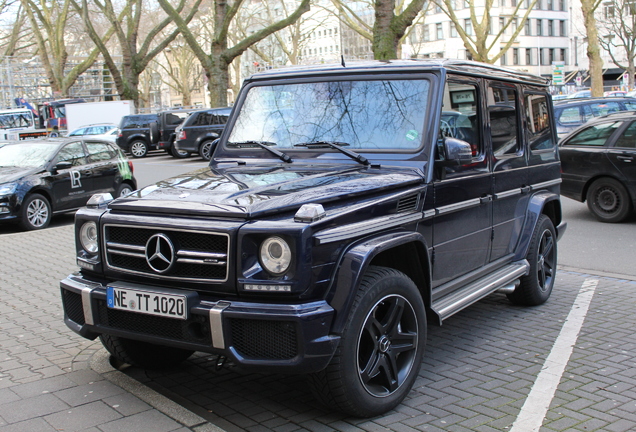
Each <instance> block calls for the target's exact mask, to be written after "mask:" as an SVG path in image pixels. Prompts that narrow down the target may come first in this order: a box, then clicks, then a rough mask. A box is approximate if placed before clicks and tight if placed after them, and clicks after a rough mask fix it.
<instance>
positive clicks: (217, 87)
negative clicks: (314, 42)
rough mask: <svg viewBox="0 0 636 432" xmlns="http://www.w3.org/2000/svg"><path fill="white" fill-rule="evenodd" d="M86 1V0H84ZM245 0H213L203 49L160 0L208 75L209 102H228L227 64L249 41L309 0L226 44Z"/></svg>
mask: <svg viewBox="0 0 636 432" xmlns="http://www.w3.org/2000/svg"><path fill="white" fill-rule="evenodd" d="M84 1H86V0H84ZM243 2H244V0H235V1H234V2H233V3H232V4H229V2H227V1H226V0H214V18H213V19H214V21H213V24H214V26H213V28H214V34H213V36H212V38H211V40H210V41H208V42H207V43H208V44H209V45H210V46H209V49H208V50H207V52H206V49H204V48H203V46H202V44H201V43H200V41H199V40H198V39H197V37H196V36H195V34H194V33H193V32H192V31H191V30H190V28H189V27H188V22H187V21H186V20H184V19H183V18H182V17H181V15H180V14H179V12H178V10H176V9H175V8H174V7H173V6H172V5H171V4H170V1H169V0H159V3H160V4H161V7H162V8H163V9H164V10H165V11H166V13H167V14H168V15H169V17H170V18H171V19H172V20H173V21H174V23H175V24H176V25H177V27H178V30H179V31H180V32H181V33H182V34H183V36H184V38H185V40H186V42H187V43H188V45H189V46H190V48H191V49H192V51H194V53H195V55H196V56H197V58H198V59H199V61H200V62H201V65H202V67H203V70H204V71H205V75H206V77H207V78H208V90H209V91H210V103H211V106H226V105H227V89H228V86H229V65H230V64H231V63H232V61H233V60H234V59H235V58H237V57H239V56H240V55H241V54H243V52H245V50H247V49H248V48H250V47H251V46H252V45H254V44H255V43H257V42H258V41H261V40H263V39H265V38H266V37H267V36H269V35H271V34H272V33H274V32H276V31H278V30H281V29H283V28H285V27H287V26H289V25H291V24H293V23H294V22H296V20H298V18H299V17H300V16H301V15H302V14H303V13H305V12H307V11H308V10H309V0H302V1H301V2H300V4H299V6H298V8H297V9H296V10H294V11H293V12H292V13H291V14H290V15H289V16H287V17H286V18H283V19H281V20H279V21H276V22H274V23H272V24H270V25H268V26H267V27H265V28H262V29H261V30H259V31H256V32H254V33H253V34H251V35H249V36H248V37H246V38H245V39H242V40H241V41H238V42H236V43H235V44H234V46H232V47H230V46H228V45H229V44H228V32H229V29H230V25H231V23H232V21H233V19H234V18H235V17H236V16H237V13H238V11H239V9H240V8H241V6H242V4H243Z"/></svg>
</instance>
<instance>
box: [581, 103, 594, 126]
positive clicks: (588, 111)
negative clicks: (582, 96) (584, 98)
mask: <svg viewBox="0 0 636 432" xmlns="http://www.w3.org/2000/svg"><path fill="white" fill-rule="evenodd" d="M581 110H582V111H583V121H582V123H585V122H587V121H588V120H591V119H592V118H593V117H594V113H593V112H592V107H591V106H589V105H581Z"/></svg>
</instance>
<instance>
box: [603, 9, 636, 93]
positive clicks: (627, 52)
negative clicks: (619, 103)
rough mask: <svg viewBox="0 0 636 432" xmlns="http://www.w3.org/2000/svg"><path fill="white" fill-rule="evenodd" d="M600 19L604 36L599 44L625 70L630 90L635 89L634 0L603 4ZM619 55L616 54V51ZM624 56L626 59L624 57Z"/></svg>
mask: <svg viewBox="0 0 636 432" xmlns="http://www.w3.org/2000/svg"><path fill="white" fill-rule="evenodd" d="M603 8H604V10H603V15H602V17H601V19H599V23H600V28H601V32H602V33H603V36H602V37H600V38H599V44H600V45H601V47H602V48H603V49H604V50H605V51H607V52H608V53H609V55H610V57H611V58H612V61H613V62H614V64H616V65H617V66H618V67H620V68H622V69H625V70H626V71H627V75H628V84H629V88H630V89H632V88H634V73H636V65H635V60H634V58H635V57H636V4H634V2H633V0H611V1H610V2H608V3H604V4H603ZM617 50H618V51H619V53H620V54H619V53H616V51H617ZM623 56H624V57H623Z"/></svg>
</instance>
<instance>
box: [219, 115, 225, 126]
mask: <svg viewBox="0 0 636 432" xmlns="http://www.w3.org/2000/svg"><path fill="white" fill-rule="evenodd" d="M218 117H219V121H218V123H217V124H220V125H222V124H226V123H227V119H228V116H225V115H219V116H218Z"/></svg>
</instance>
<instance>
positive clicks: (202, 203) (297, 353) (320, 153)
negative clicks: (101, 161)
mask: <svg viewBox="0 0 636 432" xmlns="http://www.w3.org/2000/svg"><path fill="white" fill-rule="evenodd" d="M560 183H561V175H560V162H559V154H558V151H557V145H556V133H555V128H554V116H553V112H552V102H551V97H550V94H549V87H548V82H547V81H546V80H545V79H543V78H540V77H535V76H532V75H528V74H524V73H520V72H518V71H509V70H506V69H501V68H498V67H494V66H492V65H486V64H479V63H473V62H466V61H457V60H437V61H390V62H363V63H353V64H347V65H346V67H343V65H340V64H338V65H319V66H314V67H310V68H289V69H279V70H271V71H266V72H263V73H260V74H258V75H255V76H253V77H251V78H250V79H247V80H246V81H245V82H244V85H243V88H242V90H241V92H240V94H239V95H238V99H237V102H236V105H235V106H234V109H233V110H232V113H231V115H230V117H229V119H228V123H227V125H226V128H225V130H224V131H223V133H222V135H221V137H220V141H219V142H218V144H217V146H216V149H215V151H214V154H213V157H212V159H211V161H210V165H209V167H207V168H204V169H200V170H198V171H194V172H192V173H189V174H184V175H180V176H178V177H175V178H171V179H167V180H164V181H161V182H159V183H157V184H155V185H152V186H149V187H146V188H144V189H141V190H139V191H137V192H135V193H133V194H132V195H129V196H127V197H123V198H119V199H116V200H113V201H110V202H109V201H108V200H102V202H101V204H95V205H93V206H91V207H89V208H87V209H85V210H82V211H80V212H79V213H78V214H77V216H76V221H75V223H76V232H77V233H81V232H83V231H88V230H90V231H91V232H93V231H94V232H95V233H97V236H96V237H95V238H92V239H89V240H86V239H84V238H82V237H79V234H78V238H77V241H76V245H77V246H76V249H77V262H78V264H79V265H80V267H81V272H80V274H75V275H72V276H70V277H68V278H66V279H64V280H63V281H62V282H61V288H62V291H61V292H62V300H63V303H64V310H65V317H64V319H65V321H66V324H67V325H68V326H69V327H70V328H71V329H72V330H74V331H75V332H77V333H78V334H80V335H82V336H84V337H86V338H89V339H91V338H96V337H100V338H101V341H102V343H103V344H104V346H105V347H106V349H107V350H108V351H109V352H110V353H111V355H112V356H113V357H114V358H115V359H117V360H118V361H120V362H125V363H129V364H134V365H138V366H141V367H148V368H151V367H163V366H169V365H175V364H177V363H179V362H181V361H184V360H185V359H187V358H188V357H189V356H190V355H191V354H192V352H193V351H203V352H207V353H213V354H216V355H218V356H220V358H221V359H225V358H227V359H229V360H231V363H232V364H234V365H236V366H239V367H242V368H244V369H251V370H253V371H258V372H259V373H266V372H286V373H302V374H306V375H307V376H308V377H309V382H310V384H311V386H312V387H313V389H314V393H315V394H316V395H317V397H318V398H319V399H320V400H321V401H322V402H324V403H325V404H326V405H328V406H330V407H332V408H333V409H336V410H340V411H343V412H345V413H348V414H350V415H354V416H375V415H379V414H382V413H384V412H386V411H387V410H390V409H392V408H393V407H395V406H396V405H397V404H399V403H400V402H401V401H402V400H403V399H404V397H405V396H406V395H407V394H408V392H409V391H410V389H411V387H412V386H413V383H414V382H415V380H416V378H417V376H418V372H419V369H420V365H421V364H422V361H423V360H422V359H423V356H424V346H425V343H426V331H427V323H428V322H431V323H436V324H440V323H441V322H442V321H443V320H445V319H448V318H450V317H451V316H452V315H453V314H455V313H457V312H459V311H460V310H462V309H463V308H466V307H468V306H470V305H471V304H472V303H474V302H476V301H478V300H479V299H481V298H483V297H485V296H487V295H489V294H491V293H493V292H495V291H501V292H503V293H505V294H506V295H507V296H508V298H509V299H510V300H511V301H512V302H513V303H515V304H520V305H539V304H542V303H544V302H545V301H547V300H548V298H549V297H550V293H551V292H552V289H553V287H554V284H555V278H556V270H557V239H558V238H559V237H560V236H561V235H562V234H563V232H564V230H565V224H564V223H563V222H562V220H561V202H560V196H559V186H560Z"/></svg>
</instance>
